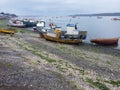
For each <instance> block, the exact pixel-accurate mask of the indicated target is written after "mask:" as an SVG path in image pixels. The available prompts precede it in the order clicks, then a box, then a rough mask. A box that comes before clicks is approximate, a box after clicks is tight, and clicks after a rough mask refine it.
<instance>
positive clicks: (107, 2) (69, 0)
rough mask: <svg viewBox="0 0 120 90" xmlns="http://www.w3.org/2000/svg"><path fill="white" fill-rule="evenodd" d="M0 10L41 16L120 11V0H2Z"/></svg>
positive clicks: (0, 0)
mask: <svg viewBox="0 0 120 90" xmlns="http://www.w3.org/2000/svg"><path fill="white" fill-rule="evenodd" d="M0 12H8V13H14V14H17V15H41V16H61V15H62V16H64V15H71V14H84V13H106V12H120V0H0Z"/></svg>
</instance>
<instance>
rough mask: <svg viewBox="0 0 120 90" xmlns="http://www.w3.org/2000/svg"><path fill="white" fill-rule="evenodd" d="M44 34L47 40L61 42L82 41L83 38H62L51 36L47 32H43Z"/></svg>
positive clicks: (77, 42)
mask: <svg viewBox="0 0 120 90" xmlns="http://www.w3.org/2000/svg"><path fill="white" fill-rule="evenodd" d="M43 36H44V38H45V39H46V40H50V41H54V42H59V43H68V44H79V43H82V39H62V38H56V37H51V36H48V35H47V34H43Z"/></svg>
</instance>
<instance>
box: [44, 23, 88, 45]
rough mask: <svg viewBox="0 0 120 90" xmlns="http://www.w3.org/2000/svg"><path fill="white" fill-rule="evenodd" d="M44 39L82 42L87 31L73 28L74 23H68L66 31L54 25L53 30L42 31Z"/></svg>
mask: <svg viewBox="0 0 120 90" xmlns="http://www.w3.org/2000/svg"><path fill="white" fill-rule="evenodd" d="M42 35H43V37H44V38H45V39H46V40H50V41H55V42H59V43H71V44H78V43H82V41H83V40H84V39H86V36H87V31H79V30H76V29H75V25H73V24H68V25H67V31H62V30H61V28H60V27H56V28H55V29H54V30H53V31H52V30H48V31H47V32H45V33H42Z"/></svg>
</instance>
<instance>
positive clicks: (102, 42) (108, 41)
mask: <svg viewBox="0 0 120 90" xmlns="http://www.w3.org/2000/svg"><path fill="white" fill-rule="evenodd" d="M118 40H119V38H103V39H102V38H100V39H92V40H90V42H91V43H95V44H100V45H113V44H118Z"/></svg>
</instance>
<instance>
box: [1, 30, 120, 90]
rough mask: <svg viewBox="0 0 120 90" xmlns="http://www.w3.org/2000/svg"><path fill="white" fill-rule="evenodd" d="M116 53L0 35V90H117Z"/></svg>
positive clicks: (32, 36)
mask: <svg viewBox="0 0 120 90" xmlns="http://www.w3.org/2000/svg"><path fill="white" fill-rule="evenodd" d="M119 55H120V50H117V49H113V48H109V47H103V46H94V45H91V44H84V42H83V43H82V44H80V45H69V44H60V43H55V42H50V41H46V40H45V39H43V38H40V37H39V34H38V33H35V32H32V31H26V30H25V29H22V30H18V32H17V33H15V34H14V35H9V34H7V35H6V34H0V90H120V56H119Z"/></svg>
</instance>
